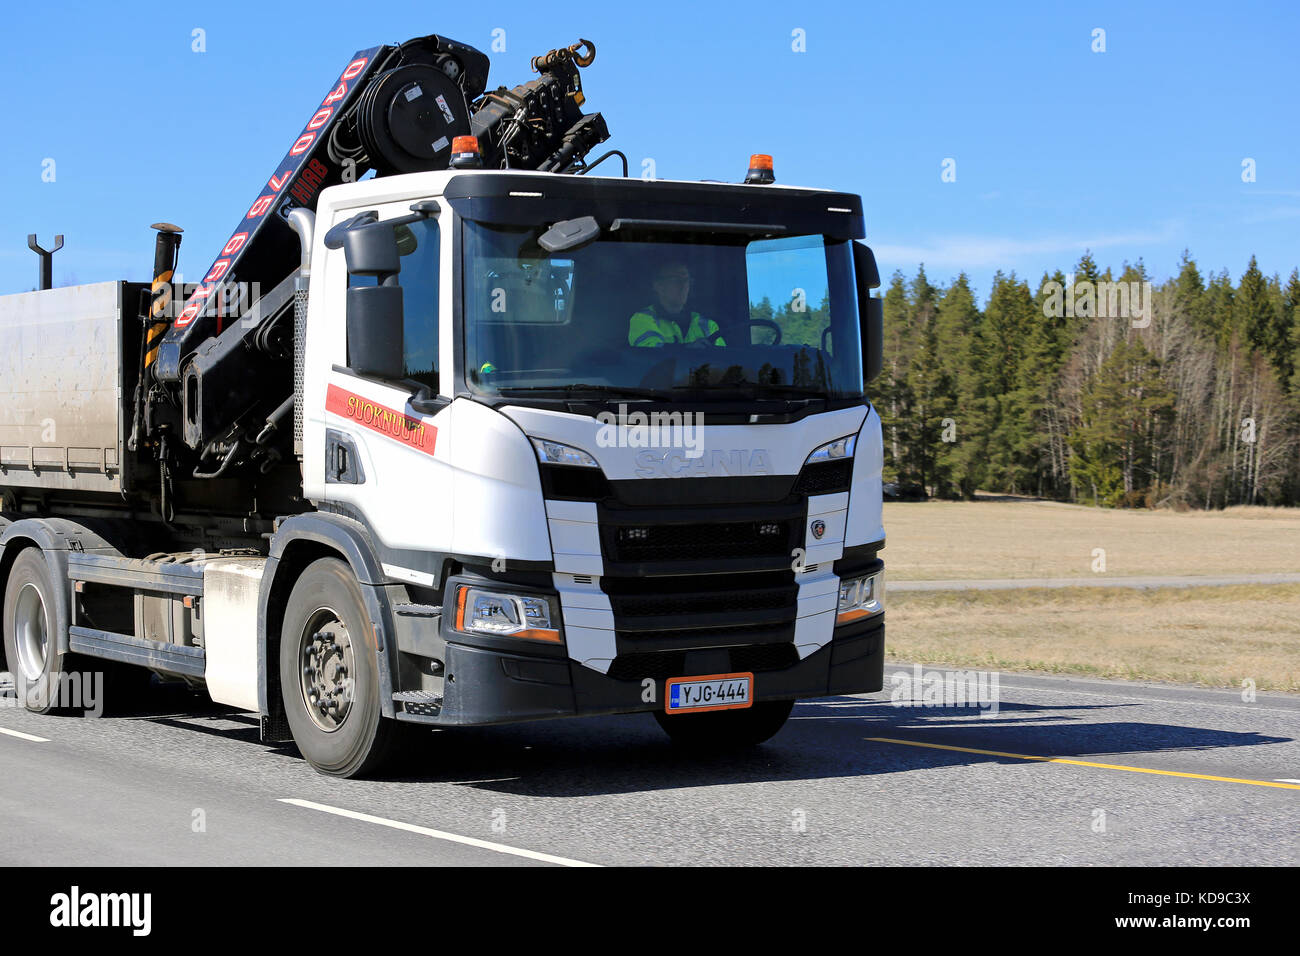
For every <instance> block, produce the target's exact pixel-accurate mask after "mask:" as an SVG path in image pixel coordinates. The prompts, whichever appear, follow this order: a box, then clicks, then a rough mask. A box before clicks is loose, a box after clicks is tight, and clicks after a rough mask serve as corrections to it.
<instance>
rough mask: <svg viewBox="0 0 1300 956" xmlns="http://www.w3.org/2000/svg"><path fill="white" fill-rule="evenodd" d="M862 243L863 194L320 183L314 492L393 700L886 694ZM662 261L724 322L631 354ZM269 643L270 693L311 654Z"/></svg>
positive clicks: (445, 703)
mask: <svg viewBox="0 0 1300 956" xmlns="http://www.w3.org/2000/svg"><path fill="white" fill-rule="evenodd" d="M861 235H862V218H861V208H860V200H859V199H858V197H856V196H850V195H845V194H840V193H833V192H824V191H816V190H805V189H793V188H787V187H781V186H775V185H762V186H758V185H722V184H713V183H682V182H645V181H640V180H629V179H607V178H596V177H556V176H548V175H546V174H537V173H510V172H504V171H492V172H455V171H452V172H437V173H422V174H414V175H410V176H403V177H396V178H390V179H385V180H375V181H372V182H369V183H361V184H357V185H355V186H350V187H347V188H339V189H336V190H328V191H326V192H325V193H324V194H323V195H322V197H321V201H320V205H319V212H318V216H317V223H316V228H315V230H314V236H313V239H312V245H311V256H310V259H311V261H310V273H311V280H310V281H311V285H310V300H309V301H310V305H309V307H308V315H307V329H308V335H307V336H306V347H305V352H304V355H303V368H304V377H303V398H302V403H303V408H304V416H303V417H304V447H305V449H306V455H305V458H304V471H303V473H304V491H305V495H306V497H307V498H309V499H310V500H311V501H312V502H313V503H314V504H315V505H316V507H317V508H319V511H320V514H319V515H317V516H313V517H312V518H311V519H310V520H311V521H314V522H315V521H330V522H336V523H341V524H342V523H346V525H347V526H349V527H352V528H355V529H357V530H358V531H360V530H361V529H364V530H363V536H364V540H365V541H367V542H368V543H369V546H370V547H371V549H372V551H373V561H374V564H375V566H376V568H377V569H378V574H379V575H382V578H383V584H384V586H385V587H386V588H388V589H389V590H390V592H402V593H393V594H392V596H391V598H390V599H391V602H392V604H393V606H394V607H395V608H396V612H395V619H396V623H397V626H398V631H397V645H398V655H397V660H396V662H395V663H396V665H397V668H398V670H399V672H400V673H401V674H403V675H405V676H404V678H403V679H402V682H401V687H400V688H398V697H399V702H398V703H399V707H400V708H401V711H402V713H403V714H405V715H414V714H415V713H417V712H424V713H428V714H429V715H430V716H429V717H428V719H429V720H431V721H435V722H438V723H452V724H470V723H492V722H498V721H504V720H520V719H529V718H540V717H553V716H560V715H571V714H594V713H615V712H627V711H639V710H645V711H652V712H654V713H655V714H656V715H658V716H659V718H660V721H661V723H662V724H663V725H664V727H665V729H667V730H668V731H669V733H670V734H673V735H674V736H679V737H681V738H683V739H686V738H691V739H692V740H693V739H696V738H698V739H699V740H700V742H704V741H706V740H707V741H719V742H721V741H725V740H727V739H730V738H735V739H741V740H749V739H756V738H759V739H761V738H762V737H766V736H768V735H770V734H771V733H773V732H774V731H775V729H776V728H778V727H779V726H780V725H781V722H782V721H783V720H784V719H785V716H786V715H787V714H788V713H789V711H790V703H791V701H792V700H794V699H796V698H799V697H819V696H824V695H826V694H835V693H856V692H861V691H871V690H878V689H880V687H881V683H882V677H883V634H884V624H883V571H882V564H881V561H880V560H879V558H878V551H879V549H880V548H881V547H882V546H883V542H884V532H883V528H882V524H881V489H880V474H881V434H880V420H879V418H878V416H877V415H876V413H875V412H874V410H873V409H872V408H871V406H870V405H869V403H868V402H867V401H866V400H865V398H864V397H863V380H864V354H865V360H866V363H867V365H868V366H870V365H871V364H872V363H873V362H878V361H879V337H878V332H875V331H873V330H874V329H878V314H877V313H876V312H875V309H873V307H872V304H871V303H872V300H871V299H870V297H869V293H868V291H867V290H869V288H870V287H872V286H874V285H876V284H878V276H877V275H876V274H875V271H876V270H875V265H874V261H873V259H872V257H871V255H870V253H869V250H867V249H866V247H865V246H862V245H861V244H860V243H855V241H854V240H855V239H858V238H860V237H861ZM855 252H856V256H855ZM665 267H673V268H675V269H676V270H677V271H678V274H679V277H680V274H681V273H682V271H683V270H684V271H685V272H686V274H687V275H689V283H690V289H689V295H688V298H687V301H686V305H687V308H686V309H684V310H683V312H684V313H685V312H689V313H694V314H696V315H698V316H702V317H705V318H706V319H707V320H709V321H711V322H712V323H714V324H716V325H717V327H718V329H717V332H716V333H715V334H714V335H713V336H711V337H708V338H707V339H706V340H700V341H695V342H673V341H667V342H657V343H655V344H653V345H649V346H647V345H644V344H642V345H638V344H635V343H634V342H633V341H630V338H629V326H630V321H631V319H632V317H633V316H634V315H636V314H638V313H641V312H643V311H644V310H645V309H646V308H647V306H653V305H654V299H655V291H654V284H655V283H654V278H655V276H656V274H658V273H660V272H661V271H662V270H663V269H664V268H665ZM384 290H400V292H395V291H384ZM864 330H865V332H864ZM864 334H865V335H866V350H865V352H864V338H863V336H864ZM358 359H360V361H358ZM867 371H868V373H870V371H871V370H870V369H867ZM376 583H379V582H376ZM414 607H420V608H423V609H425V610H423V611H421V612H416V611H414V610H410V609H411V608H414ZM434 608H439V609H441V610H439V611H434V610H433V609H434ZM420 613H423V614H425V615H426V616H423V617H421V616H419V614H420ZM315 626H316V625H315V623H312V624H311V625H310V626H308V627H306V628H303V627H301V626H299V625H298V624H294V626H292V627H289V628H288V629H287V630H285V631H284V635H285V639H286V640H289V639H294V638H295V637H296V639H297V640H298V641H299V643H300V644H304V646H305V644H306V642H307V641H308V639H309V634H308V632H309V631H312V629H313V628H314V627H315ZM349 638H350V639H351V629H350V628H349ZM282 653H283V654H284V656H285V662H286V666H285V668H284V676H285V679H287V678H288V677H289V676H290V668H289V664H290V663H293V664H294V665H295V666H296V664H297V663H298V661H299V660H300V658H301V657H302V654H303V653H304V651H302V650H298V651H294V652H292V653H289V652H288V651H287V650H284V649H282ZM412 692H423V693H424V694H425V695H427V697H422V698H420V700H419V701H416V700H415V699H411V700H405V699H403V695H404V694H405V695H410V694H411V693H412ZM336 693H339V694H341V693H342V690H341V688H340V689H339V690H338V691H336ZM300 696H301V695H300ZM425 701H427V703H426V702H425ZM701 711H703V713H701ZM725 711H730V712H729V713H728V712H725ZM290 718H291V722H292V714H290ZM295 736H297V731H296V730H295Z"/></svg>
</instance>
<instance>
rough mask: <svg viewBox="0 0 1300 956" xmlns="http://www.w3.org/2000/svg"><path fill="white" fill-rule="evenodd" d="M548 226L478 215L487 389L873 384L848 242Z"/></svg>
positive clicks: (603, 391) (477, 363)
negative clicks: (569, 246)
mask: <svg viewBox="0 0 1300 956" xmlns="http://www.w3.org/2000/svg"><path fill="white" fill-rule="evenodd" d="M543 232H545V227H535V228H534V227H527V228H521V227H514V226H501V225H488V224H485V223H479V222H466V225H465V235H466V247H465V256H464V289H465V309H464V316H465V358H466V378H467V380H468V381H467V384H468V386H469V387H470V389H471V390H472V391H474V392H476V393H478V394H480V395H485V396H491V397H507V398H519V399H525V398H537V399H547V398H552V399H553V398H566V397H567V398H573V397H582V398H587V397H592V398H596V399H602V398H608V399H609V400H611V401H618V400H620V399H622V398H629V397H631V398H636V397H644V398H654V399H659V400H668V401H710V400H735V399H746V398H764V399H778V400H780V399H786V400H797V399H807V398H824V399H852V398H858V397H860V396H861V395H862V359H861V344H860V341H859V335H858V313H857V301H856V292H855V288H854V282H853V272H852V270H853V260H852V250H851V249H850V247H849V243H848V242H846V241H843V240H833V239H827V238H824V237H822V236H792V237H781V238H776V239H766V238H764V239H759V238H753V237H748V236H743V235H742V236H719V235H713V234H709V235H704V234H701V235H695V234H683V233H681V232H671V233H664V234H661V235H655V234H653V233H647V232H645V231H639V232H637V233H635V234H631V235H627V234H625V233H623V232H610V231H605V232H603V233H602V234H601V236H600V238H599V239H597V240H596V241H594V242H591V243H589V244H587V245H585V246H582V247H580V248H577V249H573V250H569V251H564V252H555V253H548V252H546V251H545V250H543V249H542V248H541V246H539V245H538V241H537V240H538V238H539V236H541V234H542V233H543Z"/></svg>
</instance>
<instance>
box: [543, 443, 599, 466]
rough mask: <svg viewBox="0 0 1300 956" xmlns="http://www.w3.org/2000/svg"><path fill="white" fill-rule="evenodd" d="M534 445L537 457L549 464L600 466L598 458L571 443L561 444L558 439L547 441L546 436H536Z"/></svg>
mask: <svg viewBox="0 0 1300 956" xmlns="http://www.w3.org/2000/svg"><path fill="white" fill-rule="evenodd" d="M533 447H534V448H536V449H537V457H538V458H540V459H541V460H542V462H543V463H544V464H547V465H578V466H580V467H583V468H598V467H600V466H599V465H597V464H596V459H594V458H592V457H591V456H590V455H588V454H587V453H586V452H585V451H583V450H582V449H581V448H574V447H573V446H571V445H561V444H560V443H559V442H557V441H547V440H546V439H545V438H534V439H533Z"/></svg>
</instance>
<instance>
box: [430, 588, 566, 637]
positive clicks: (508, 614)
mask: <svg viewBox="0 0 1300 956" xmlns="http://www.w3.org/2000/svg"><path fill="white" fill-rule="evenodd" d="M457 592H458V593H457V595H456V630H458V631H466V632H468V633H471V634H497V635H500V636H502V637H522V638H526V639H529V640H534V641H550V642H551V643H553V644H558V643H559V642H560V632H559V630H558V629H557V628H555V627H552V626H551V605H550V603H549V602H548V601H547V600H546V598H544V597H533V596H531V595H520V594H506V593H505V592H502V591H489V590H486V589H484V588H471V587H466V586H464V585H461V586H459V587H458V588H457Z"/></svg>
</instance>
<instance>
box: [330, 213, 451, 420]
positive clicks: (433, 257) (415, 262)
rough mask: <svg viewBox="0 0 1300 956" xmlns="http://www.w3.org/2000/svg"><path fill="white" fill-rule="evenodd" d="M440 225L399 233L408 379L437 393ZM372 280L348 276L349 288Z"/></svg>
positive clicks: (423, 223) (425, 222) (417, 225)
mask: <svg viewBox="0 0 1300 956" xmlns="http://www.w3.org/2000/svg"><path fill="white" fill-rule="evenodd" d="M438 238H439V233H438V223H437V222H436V221H435V220H432V219H422V220H420V221H418V222H413V223H410V224H408V225H405V226H399V227H398V229H397V245H398V251H399V252H400V253H401V256H402V271H401V273H400V274H399V276H398V281H399V282H400V283H401V285H402V358H403V360H404V365H405V374H406V378H409V379H412V380H413V381H416V382H420V383H421V384H423V385H427V386H429V388H430V389H432V390H433V392H434V393H435V394H436V393H437V391H438V316H439V312H438V290H439V282H438V265H439V250H438ZM375 281H376V280H375V279H374V277H373V276H349V277H348V285H349V286H360V285H374V284H375Z"/></svg>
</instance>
